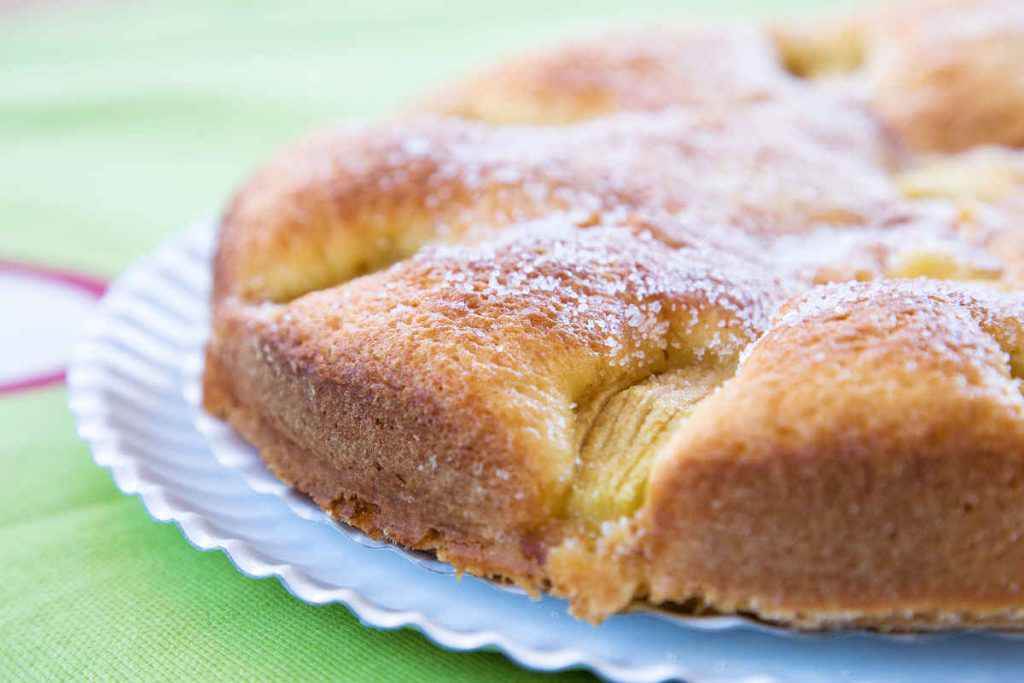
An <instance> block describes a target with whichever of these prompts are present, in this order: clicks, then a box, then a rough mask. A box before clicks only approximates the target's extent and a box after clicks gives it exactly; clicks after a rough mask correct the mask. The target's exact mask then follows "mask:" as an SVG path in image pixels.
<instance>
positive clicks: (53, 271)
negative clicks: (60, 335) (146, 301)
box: [0, 259, 107, 396]
mask: <svg viewBox="0 0 1024 683" xmlns="http://www.w3.org/2000/svg"><path fill="white" fill-rule="evenodd" d="M3 272H8V273H16V274H18V275H24V276H26V277H31V278H35V279H37V280H46V281H48V282H56V283H59V284H62V285H65V286H68V287H70V288H73V289H77V290H79V291H82V292H85V293H86V294H89V295H90V296H92V297H93V298H96V299H99V298H100V297H101V296H103V293H104V292H105V291H107V283H106V282H105V281H103V280H101V279H99V278H97V277H93V276H91V275H85V274H82V273H75V272H72V271H69V270H62V269H60V268H53V267H50V266H43V265H39V264H35V263H24V262H21V261H7V260H4V259H0V273H3ZM66 374H67V373H66V372H65V370H64V368H58V369H56V370H51V371H49V372H44V373H41V374H37V375H31V376H29V377H21V378H18V379H14V380H10V381H7V382H0V396H2V395H4V394H13V393H17V392H19V391H30V390H32V389H41V388H43V387H47V386H50V385H51V384H59V383H60V382H63V381H64V380H65V378H66Z"/></svg>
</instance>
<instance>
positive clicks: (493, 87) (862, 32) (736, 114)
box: [204, 0, 1024, 630]
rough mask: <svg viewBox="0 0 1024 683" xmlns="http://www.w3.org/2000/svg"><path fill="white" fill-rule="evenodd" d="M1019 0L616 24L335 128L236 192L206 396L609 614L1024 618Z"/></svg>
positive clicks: (364, 511)
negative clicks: (398, 110)
mask: <svg viewBox="0 0 1024 683" xmlns="http://www.w3.org/2000/svg"><path fill="white" fill-rule="evenodd" d="M1018 10H1019V5H1017V4H1015V3H1012V2H1009V0H932V1H931V2H925V3H917V4H911V5H908V6H906V7H902V8H898V9H890V10H886V11H885V13H884V16H885V17H886V20H885V21H878V20H877V17H878V16H881V15H879V14H877V13H875V14H871V13H868V14H865V15H862V16H859V17H853V18H843V19H840V20H835V21H832V22H824V23H817V24H814V25H813V26H811V27H810V28H808V27H806V26H782V27H773V28H772V29H770V30H769V29H765V28H761V27H757V26H744V27H739V28H731V29H730V28H723V27H718V28H716V27H712V28H688V29H679V30H669V29H659V30H645V31H632V32H620V33H616V34H610V36H606V37H604V38H602V39H600V40H593V41H579V42H576V43H573V44H569V45H567V46H566V47H564V48H560V49H556V50H553V51H548V52H538V53H535V54H532V55H529V56H527V57H524V58H522V59H520V60H517V61H514V62H511V63H509V64H506V65H503V66H499V67H497V68H496V69H494V70H492V71H489V72H486V74H485V75H484V76H481V77H478V78H473V79H470V80H468V81H466V82H465V83H463V84H458V85H455V86H453V87H451V88H449V89H448V90H446V91H445V92H444V93H443V94H441V95H438V96H436V97H433V98H431V99H429V100H428V101H427V104H426V105H423V104H422V103H421V106H425V107H426V108H427V109H429V110H431V111H432V112H434V114H437V113H438V112H440V113H441V114H454V115H458V116H461V117H463V118H451V117H448V118H445V117H439V116H436V115H429V116H419V115H417V116H410V117H406V118H405V119H403V120H401V121H395V122H390V123H385V124H381V125H377V126H361V127H347V128H341V129H335V130H332V131H327V132H325V133H322V134H319V135H316V136H314V137H311V138H309V139H307V140H305V141H303V142H302V143H300V144H298V145H296V146H295V147H294V148H292V149H291V150H288V151H287V152H285V153H284V154H283V155H282V156H280V157H279V158H277V159H275V160H274V161H272V162H271V163H270V164H268V165H267V166H266V167H265V168H264V169H262V170H261V171H260V172H258V173H257V174H256V175H255V176H254V177H253V178H252V179H251V180H250V181H249V182H248V183H247V184H246V185H245V186H243V187H242V188H241V190H240V191H239V192H238V193H237V194H236V196H235V198H234V200H233V201H232V203H231V204H230V206H229V207H228V209H227V211H226V212H225V215H224V217H223V221H222V228H221V232H220V236H219V244H218V251H217V256H216V259H215V263H214V280H215V284H214V293H213V310H214V317H213V331H212V336H211V339H210V342H209V345H208V349H207V358H206V371H205V376H204V405H205V407H206V408H207V410H209V411H210V412H211V413H213V414H214V415H216V416H218V417H221V418H223V419H225V420H227V421H228V422H229V423H230V424H231V425H232V426H234V427H235V428H236V429H237V430H238V431H239V432H240V433H241V434H242V435H243V436H244V437H245V438H247V439H248V440H249V441H251V442H252V443H253V444H255V445H256V446H257V447H258V448H259V449H260V452H261V455H262V457H263V458H264V460H265V461H266V462H267V463H268V465H269V466H270V468H271V469H272V470H273V471H274V472H275V473H276V474H277V475H278V476H279V477H280V478H281V479H282V480H284V481H286V482H288V483H289V484H291V485H292V486H294V487H295V488H297V489H298V490H300V491H303V492H305V493H307V494H309V495H310V496H311V497H312V498H313V499H314V500H315V501H316V502H317V503H318V504H319V505H320V506H322V507H323V508H324V509H326V510H328V511H329V512H330V513H331V514H332V515H334V516H335V517H336V518H338V519H340V520H344V521H347V522H349V523H351V524H354V525H356V526H358V527H359V528H361V529H363V530H365V531H367V532H368V533H371V534H373V535H376V536H381V537H385V538H388V539H391V540H393V541H395V542H398V543H401V544H403V545H406V546H409V547H413V548H419V549H424V550H432V551H435V552H437V554H438V555H439V556H440V557H441V558H443V559H445V560H448V561H450V562H452V564H454V565H455V566H456V567H457V568H458V569H460V570H463V571H469V572H472V573H474V574H479V575H483V576H490V577H496V578H501V579H505V580H510V581H514V582H516V583H518V584H520V585H522V586H524V587H526V588H528V589H530V590H550V591H552V592H553V593H555V594H557V595H561V596H565V597H567V598H568V599H569V601H570V605H571V609H572V610H573V612H574V613H575V614H577V615H579V616H581V617H584V618H587V619H591V620H600V619H603V618H605V617H606V616H608V615H609V614H612V613H614V612H616V611H619V610H623V609H627V608H628V607H629V605H630V604H631V603H633V602H634V601H637V600H641V601H647V602H648V603H649V604H682V603H688V604H695V603H696V604H699V605H701V607H702V608H703V609H710V610H717V611H723V612H735V611H741V612H744V613H752V614H755V615H757V616H759V617H760V618H763V619H768V620H772V621H777V622H780V623H784V624H789V625H792V626H796V627H802V628H833V627H846V626H868V627H872V628H882V629H896V630H906V629H942V628H958V627H963V626H985V627H1001V628H1006V627H1012V628H1016V627H1019V626H1020V624H1021V623H1024V596H1022V595H1021V588H1020V585H1019V577H1021V576H1024V542H1022V540H1021V539H1022V535H1024V497H1022V496H1020V495H1019V494H1020V487H1021V485H1022V484H1021V483H1022V482H1024V396H1022V392H1021V381H1022V373H1024V336H1022V334H1024V322H1022V321H1024V295H1022V294H1021V293H1020V292H1019V290H1020V287H1021V283H1022V277H1024V239H1022V238H1021V236H1020V235H1021V234H1022V232H1021V231H1022V230H1024V223H1022V221H1024V151H1022V150H1019V149H1014V148H1013V147H1014V146H1020V145H1024V139H1021V138H1019V137H1017V131H1018V128H1017V126H1018V124H1019V122H1020V121H1024V116H1021V113H1022V112H1024V99H1021V100H1018V99H1017V98H1018V96H1019V94H1020V93H1019V92H1018V90H1017V89H1016V88H1017V86H1018V85H1020V82H1019V79H1018V80H1017V81H1013V79H1012V73H1013V72H1014V71H1013V70H1014V69H1016V72H1015V73H1017V74H1019V73H1024V54H1021V53H1020V52H1019V50H1018V48H1019V45H1020V44H1024V41H1018V39H1019V38H1020V37H1021V35H1024V34H1022V33H1021V31H1022V27H1021V24H1020V22H1019V19H1020V16H1019V12H1018ZM933 15H935V16H939V15H941V16H944V17H946V18H947V19H956V21H955V22H953V23H955V24H956V26H957V29H956V30H955V31H954V32H952V33H951V32H950V31H951V30H952V29H949V30H947V28H946V27H944V25H939V24H935V26H932V24H933V23H934V22H932V20H931V19H930V18H927V17H932V16H933ZM872 18H873V19H872ZM943 41H946V42H948V43H949V44H950V45H957V46H961V48H962V49H961V48H958V49H957V50H953V49H945V50H944V49H942V48H941V46H942V45H943ZM710 54H714V55H716V56H717V57H718V59H716V60H708V59H707V55H710ZM901 60H902V61H901ZM906 60H910V62H907V61H906ZM907 64H912V65H914V66H913V68H911V67H908V66H906V65H907ZM712 67H713V68H712ZM901 70H902V71H901ZM908 74H909V75H908ZM929 74H931V75H929ZM936 74H938V75H936ZM943 74H944V75H943ZM940 76H941V77H940ZM947 76H949V78H947ZM1011 81H1012V82H1011ZM993 83H1000V84H1002V85H1003V86H1004V87H1003V89H1002V90H1001V91H1000V92H1001V94H1000V97H998V98H989V99H987V100H986V99H984V98H978V97H976V96H973V94H974V93H976V92H978V91H979V89H987V88H991V87H992V84H993ZM894 84H900V85H894ZM466 119H478V120H476V121H470V120H466ZM522 124H527V125H522ZM552 124H558V125H552ZM978 145H983V146H978ZM999 145H1002V146H999ZM951 150H966V151H963V152H959V153H955V154H949V153H947V152H949V151H951ZM922 151H924V152H926V153H921V152H922Z"/></svg>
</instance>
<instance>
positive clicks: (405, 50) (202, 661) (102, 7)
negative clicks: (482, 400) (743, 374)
mask: <svg viewBox="0 0 1024 683" xmlns="http://www.w3.org/2000/svg"><path fill="white" fill-rule="evenodd" d="M15 4H17V3H15ZM813 4H827V3H825V2H824V1H823V0H818V2H815V0H802V1H800V0H762V1H761V2H758V0H745V1H744V0H693V1H692V2H690V3H682V4H676V5H675V6H669V3H657V2H645V3H627V2H622V3H613V2H610V1H608V0H601V1H599V2H590V3H587V5H586V7H576V6H574V5H572V4H569V3H564V4H563V3H556V2H551V0H515V1H514V2H508V3H502V4H500V5H494V6H492V5H490V4H488V3H474V2H469V1H468V0H457V1H455V2H449V3H436V5H434V6H430V5H426V4H422V5H421V4H413V3H410V2H408V0H401V1H400V2H396V3H383V2H380V1H379V0H378V1H374V0H366V1H361V2H348V3H332V2H327V1H326V0H318V1H317V2H311V3H305V2H299V3H284V2H280V3H269V2H257V3H245V4H243V3H231V2H227V1H226V0H216V1H213V2H203V1H186V2H174V3H170V2H168V3H156V2H150V3H143V4H141V5H139V4H132V3H124V4H122V3H119V2H114V1H102V2H94V3H89V2H82V3H78V4H75V3H67V4H58V3H54V5H55V6H53V7H48V6H45V3H43V4H41V5H40V6H39V7H38V8H29V9H27V10H26V9H20V10H16V11H5V10H3V9H2V8H3V7H4V4H3V3H0V258H6V259H17V260H21V261H29V262H36V263H44V264H50V265H55V266H59V267H64V268H71V269H74V270H78V271H84V272H91V273H94V274H98V275H101V276H114V275H116V274H117V272H118V271H119V270H121V269H122V268H123V267H124V266H125V265H126V264H128V263H129V262H130V261H131V260H132V259H134V258H136V257H137V256H139V255H140V254H143V253H144V252H146V251H147V250H149V249H151V248H152V247H153V246H154V245H155V244H156V243H157V242H158V241H159V240H161V239H162V238H164V237H165V236H166V235H167V234H168V233H170V232H172V231H175V230H178V229H181V228H182V227H184V226H185V225H186V224H188V223H189V222H190V221H192V220H194V219H196V218H198V217H201V216H203V215H204V214H206V213H209V212H212V211H216V210H217V208H218V206H219V205H220V204H221V202H222V201H223V200H224V198H225V196H226V195H227V193H228V192H229V191H230V189H231V188H232V186H233V185H235V184H236V183H237V182H238V181H239V180H240V179H241V178H242V176H243V175H244V174H245V173H246V172H247V171H248V170H249V169H250V168H251V167H252V166H253V165H254V164H256V163H257V162H258V161H259V160H261V159H263V158H265V157H267V156H268V155H269V154H270V153H271V152H272V150H273V149H274V148H275V147H276V146H277V145H279V144H280V143H282V142H284V141H285V140H287V139H289V138H291V137H293V136H295V135H297V134H299V133H300V132H302V131H304V130H305V129H307V128H308V127H310V126H313V125H316V124H322V123H324V122H327V121H330V120H332V119H336V118H342V117H351V116H358V117H365V116H377V115H380V114H381V113H383V112H386V111H388V110H390V109H393V108H394V107H396V106H397V105H398V104H399V103H401V102H402V101H403V99H405V98H407V97H409V96H410V95H411V94H413V93H415V92H417V91H419V90H421V89H422V88H424V87H426V86H428V85H429V84H431V83H435V82H437V81H439V80H442V79H445V78H450V77H452V76H454V75H456V74H458V73H459V72H461V71H464V70H465V69H467V68H469V67H472V66H473V65H474V64H475V63H478V62H479V61H481V60H490V59H493V58H495V57H496V56H497V55H499V54H501V53H504V52H508V51H510V50H514V49H516V48H518V47H521V46H523V45H527V44H531V43H536V42H538V41H543V40H546V39H550V38H552V37H553V36H555V35H558V34H562V33H565V32H567V31H570V30H571V29H573V28H574V27H576V26H578V25H579V24H587V23H593V22H605V21H608V20H620V19H625V18H641V19H652V18H653V19H657V20H659V21H664V19H665V16H666V14H668V13H670V12H671V13H673V14H677V15H684V16H685V15H686V13H687V11H689V12H690V13H691V14H693V13H695V12H697V11H701V12H709V11H714V12H717V13H720V14H733V15H735V14H741V13H745V12H750V11H753V10H758V11H762V12H767V11H773V10H777V9H779V8H780V7H783V6H787V7H789V8H792V7H796V6H801V5H802V6H808V5H813ZM5 326H6V328H7V330H6V332H4V331H3V330H2V328H3V327H5ZM17 333H18V321H17V320H3V321H2V322H0V352H2V351H3V348H2V341H3V339H4V334H7V335H8V338H10V335H14V334H17ZM66 401H67V396H66V392H65V390H64V389H63V387H62V386H59V385H57V386H51V387H50V388H46V389H37V390H34V391H29V392H20V393H15V394H9V395H7V396H4V397H0V436H2V440H0V444H2V445H0V457H2V477H0V577H2V580H0V679H2V680H8V679H12V678H13V679H23V678H27V679H48V680H49V679H63V678H68V679H76V680H77V679H83V678H87V677H88V678H100V679H125V678H132V679H145V680H151V679H201V680H208V679H221V678H223V679H232V680H233V679H248V680H253V679H256V680H259V679H267V678H287V679H296V678H299V679H310V678H315V679H322V678H337V679H344V680H363V679H366V680H380V679H382V678H388V679H391V680H412V679H416V680H420V679H427V680H434V679H442V678H444V679H448V680H462V679H473V680H477V679H495V680H497V679H504V680H511V679H515V678H526V677H529V676H533V675H534V674H530V673H529V672H526V671H523V670H520V669H518V668H517V667H515V666H514V665H513V664H512V663H511V662H509V661H508V660H506V659H505V658H503V657H502V656H500V655H498V654H494V653H474V654H454V653H448V652H445V651H442V650H441V649H439V648H437V647H435V646H434V645H432V644H431V643H429V642H428V641H427V640H426V639H425V638H424V637H422V636H421V635H419V634H418V633H414V632H410V631H401V632H395V633H385V632H380V631H375V630H371V629H367V628H364V627H362V626H361V625H360V624H359V623H358V622H357V621H356V619H355V618H354V617H353V616H352V615H351V614H350V613H349V612H348V611H347V610H346V609H345V608H343V607H340V606H329V607H312V606H309V605H306V604H303V603H301V602H299V601H298V600H296V599H294V598H292V597H291V596H290V595H288V594H287V593H286V592H285V591H284V590H283V589H282V587H281V586H280V585H279V584H278V583H277V582H276V581H273V580H262V581H255V580H251V579H248V578H245V577H243V576H242V575H241V574H239V573H238V572H237V571H236V570H235V569H234V568H233V567H232V566H231V564H230V562H229V561H228V560H227V558H226V557H225V556H224V555H222V554H220V553H202V552H199V551H197V550H194V549H193V548H192V547H190V546H189V545H188V543H187V542H186V541H185V540H184V538H183V537H182V536H181V534H180V533H179V532H178V530H177V529H176V528H175V527H173V526H170V525H163V524H157V523H155V522H153V521H152V520H151V519H150V518H149V516H148V515H147V514H146V512H145V510H144V509H143V507H142V505H141V503H140V502H139V501H138V500H137V499H135V498H128V497H125V496H122V495H121V494H120V493H118V491H117V490H116V489H115V488H114V486H113V484H112V483H111V480H110V478H109V476H108V475H107V473H106V472H105V471H103V470H101V469H99V468H98V467H96V466H95V465H93V464H92V462H91V461H90V459H89V454H88V452H87V449H86V447H85V446H84V445H83V444H82V443H81V442H80V441H79V440H78V439H77V438H76V437H75V435H74V432H73V425H72V420H71V417H70V415H69V413H68V410H67V408H66ZM564 675H565V676H566V677H573V676H577V677H578V676H583V674H581V673H578V672H577V673H573V674H564Z"/></svg>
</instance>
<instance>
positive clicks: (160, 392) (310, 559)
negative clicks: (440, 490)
mask: <svg viewBox="0 0 1024 683" xmlns="http://www.w3.org/2000/svg"><path fill="white" fill-rule="evenodd" d="M213 234H214V229H213V226H212V224H203V225H201V226H198V227H197V228H196V229H194V230H192V231H190V232H189V233H187V234H185V235H183V236H180V237H178V238H175V239H173V240H172V241H170V242H168V243H167V244H166V245H165V246H163V247H162V248H161V249H159V250H158V251H157V252H156V253H155V254H153V255H152V256H149V257H147V258H144V259H142V260H140V261H139V262H138V263H137V264H136V265H134V266H133V267H132V268H130V269H129V270H128V271H127V272H126V273H125V274H124V275H123V276H122V277H121V278H119V279H118V280H117V281H116V282H115V283H114V285H113V286H112V287H111V288H110V290H109V292H108V294H107V296H106V297H105V298H104V300H103V302H102V303H101V304H100V306H99V310H98V312H97V315H96V317H95V318H94V319H93V320H92V322H91V324H90V326H89V328H88V330H87V332H86V335H85V338H84V341H83V342H82V343H81V344H80V346H79V347H78V349H77V351H76V353H75V358H74V361H73V364H72V367H71V369H70V371H69V376H68V382H69V385H70V392H71V408H72V411H73V412H74V414H75V416H76V418H77V420H78V431H79V434H80V435H81V436H82V438H84V439H85V440H86V441H88V442H89V444H90V445H91V447H92V451H93V457H94V459H95V460H96V462H97V464H99V465H101V466H103V467H106V468H107V469H109V470H110V471H111V473H112V474H113V477H114V481H115V482H116V483H117V485H118V486H119V487H120V488H121V490H122V491H124V492H125V493H127V494H132V495H138V496H140V497H141V498H142V500H143V502H144V503H145V505H146V507H147V509H148V510H149V512H150V514H152V515H153V517H155V518H156V519H158V520H161V521H174V522H176V523H177V524H178V526H179V527H180V528H181V530H182V532H183V533H184V534H185V536H186V537H187V538H188V539H189V540H190V541H191V542H192V543H193V544H194V545H196V546H197V547H198V548H201V549H203V550H210V549H214V548H217V549H220V550H223V551H224V552H225V553H226V554H227V555H228V557H230V558H231V560H232V561H233V562H234V563H235V565H236V566H237V567H238V568H239V570H241V571H242V572H243V573H244V574H247V575H249V576H256V577H265V576H276V577H277V578H278V579H280V581H281V582H282V583H283V584H284V586H285V587H286V588H287V589H288V590H289V591H290V592H291V593H292V594H293V595H295V596H296V597H297V598H299V599H301V600H305V601H307V602H310V603H317V604H321V603H329V602H340V603H344V604H345V605H347V606H348V607H349V608H350V609H351V610H352V611H353V612H355V614H356V615H357V616H358V617H359V618H360V619H361V620H362V621H363V622H364V623H365V624H367V625H370V626H375V627H379V628H397V627H403V626H411V627H414V628H417V629H419V630H420V631H422V632H423V633H424V634H425V635H426V636H427V637H428V638H430V639H431V640H433V641H435V642H436V643H438V644H439V645H442V646H444V647H447V648H450V649H453V650H474V649H480V648H494V649H498V650H500V651H502V652H504V653H505V654H506V655H508V656H509V657H510V658H512V659H513V660H515V661H517V662H519V663H520V664H522V665H524V666H527V667H531V668H535V669H542V670H555V669H564V668H568V667H587V668H590V669H592V670H593V671H595V672H596V673H598V674H600V675H602V676H605V677H607V678H609V679H614V680H621V681H657V680H665V679H670V678H671V679H681V680H686V681H689V682H690V683H768V682H772V681H779V682H782V681H785V682H786V683H812V682H819V681H821V682H826V681H827V682H828V683H835V682H847V683H887V682H893V683H895V682H897V681H899V682H901V683H916V682H918V681H920V682H921V683H925V682H927V683H941V682H943V681H949V682H950V683H953V682H954V681H955V682H956V683H964V682H968V681H970V682H976V683H984V682H988V681H992V682H993V683H994V682H996V681H999V682H1002V681H1008V680H1021V679H1022V678H1024V643H1022V641H1021V640H1020V639H1018V638H1016V637H1012V636H1008V635H1001V634H994V633H956V634H943V635H931V636H918V637H914V636H903V637H893V636H881V635H877V634H872V633H864V632H852V633H840V634H817V635H808V634H793V633H789V632H786V631H782V630H780V629H772V628H769V627H766V626H763V625H760V624H756V623H754V622H751V621H747V620H745V619H741V618H736V617H711V618H686V619H681V618H665V617H661V616H658V615H654V614H628V615H621V616H616V617H614V618H612V619H609V620H608V621H607V622H606V623H604V624H603V625H601V626H600V627H593V626H590V625H587V624H584V623H581V622H578V621H576V620H574V619H572V618H571V617H570V616H569V615H568V614H567V613H566V609H565V603H564V602H563V601H561V600H557V599H554V598H550V597H547V598H544V599H542V600H539V601H533V600H530V599H529V598H528V597H526V596H525V595H522V594H521V593H520V592H519V591H516V590H510V589H502V588H499V587H497V586H495V585H494V584H491V583H489V582H487V581H482V580H479V579H475V578H473V577H464V578H463V579H461V580H458V579H456V578H454V576H452V570H451V567H449V566H448V565H446V564H444V563H441V562H438V561H436V560H435V559H433V558H431V557H429V556H427V555H425V554H422V553H410V552H406V551H403V550H400V549H398V548H395V547H393V546H391V545H388V544H386V543H381V542H378V541H374V540H372V539H370V538H368V537H367V536H365V535H364V534H362V533H360V532H359V531H357V530H355V529H352V528H350V527H345V526H343V525H338V524H335V523H334V522H332V521H331V520H330V519H329V518H327V517H326V516H325V515H324V514H323V513H322V512H321V511H320V510H319V509H318V508H316V506H314V505H312V504H311V503H310V502H309V501H308V500H306V499H305V498H303V497H302V496H300V495H297V494H295V493H294V492H292V491H291V490H289V489H288V488H287V487H285V486H283V485H281V484H280V483H279V482H278V481H277V480H276V479H275V478H274V477H273V476H272V475H270V474H269V473H268V472H267V470H266V469H265V468H264V467H263V465H262V463H261V461H260V460H259V457H258V455H257V454H256V453H255V451H254V450H253V449H252V448H251V447H250V446H249V445H248V444H246V443H245V442H244V441H242V440H241V439H239V438H238V437H237V436H236V435H235V434H234V433H233V432H232V431H231V430H230V429H229V428H227V427H225V426H224V425H223V424H221V423H220V422H218V421H216V420H214V419H212V418H210V417H209V416H207V415H205V414H203V413H202V411H201V410H199V408H198V399H199V389H198V383H197V382H198V377H199V372H200V370H201V350H202V345H203V341H204V339H205V337H206V334H207V327H208V315H209V309H208V302H207V299H208V291H209V282H210V276H209V256H210V250H211V244H212V242H213Z"/></svg>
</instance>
